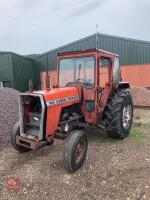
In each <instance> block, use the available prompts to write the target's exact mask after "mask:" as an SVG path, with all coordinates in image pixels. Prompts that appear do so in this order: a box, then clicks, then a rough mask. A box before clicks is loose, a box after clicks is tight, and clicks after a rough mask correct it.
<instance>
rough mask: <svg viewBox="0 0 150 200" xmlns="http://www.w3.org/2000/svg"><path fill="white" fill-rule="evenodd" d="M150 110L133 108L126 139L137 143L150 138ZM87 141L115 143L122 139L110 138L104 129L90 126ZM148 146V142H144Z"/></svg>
mask: <svg viewBox="0 0 150 200" xmlns="http://www.w3.org/2000/svg"><path fill="white" fill-rule="evenodd" d="M148 131H149V132H150V110H142V109H135V111H134V119H133V125H132V129H131V131H130V134H129V135H128V137H127V139H129V140H134V141H136V142H138V143H145V142H147V141H149V140H150V134H149V135H148V134H147V133H148ZM88 137H89V141H94V142H99V143H110V144H116V143H121V142H123V141H124V140H120V139H112V138H110V137H109V136H108V135H107V133H106V131H105V129H104V128H103V127H101V128H94V127H92V128H90V129H89V130H88ZM146 145H148V146H149V144H146Z"/></svg>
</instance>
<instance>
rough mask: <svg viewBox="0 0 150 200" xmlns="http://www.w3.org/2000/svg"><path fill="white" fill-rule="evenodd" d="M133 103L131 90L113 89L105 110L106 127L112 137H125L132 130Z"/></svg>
mask: <svg viewBox="0 0 150 200" xmlns="http://www.w3.org/2000/svg"><path fill="white" fill-rule="evenodd" d="M132 118H133V104H132V98H131V95H130V92H129V90H118V91H113V92H112V93H111V94H110V97H109V99H108V102H107V105H106V109H105V112H104V121H105V127H106V131H107V133H108V135H109V136H110V137H112V138H125V137H127V135H128V134H129V132H130V129H131V125H132Z"/></svg>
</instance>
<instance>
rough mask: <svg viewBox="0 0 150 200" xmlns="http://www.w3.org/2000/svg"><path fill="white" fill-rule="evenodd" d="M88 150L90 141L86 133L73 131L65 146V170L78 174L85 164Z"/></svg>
mask: <svg viewBox="0 0 150 200" xmlns="http://www.w3.org/2000/svg"><path fill="white" fill-rule="evenodd" d="M87 149H88V139H87V135H86V134H85V132H84V131H82V130H77V131H73V132H72V133H71V134H70V135H69V137H68V138H67V140H66V143H65V145H64V152H63V164H64V168H65V169H66V170H67V171H68V172H71V173H73V172H76V171H77V170H78V169H79V168H80V167H81V166H82V164H83V163H84V160H85V157H86V153H87Z"/></svg>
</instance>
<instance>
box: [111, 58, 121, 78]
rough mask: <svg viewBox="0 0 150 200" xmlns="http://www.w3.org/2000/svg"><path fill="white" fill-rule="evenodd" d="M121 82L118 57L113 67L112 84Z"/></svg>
mask: <svg viewBox="0 0 150 200" xmlns="http://www.w3.org/2000/svg"><path fill="white" fill-rule="evenodd" d="M119 81H121V71H120V65H119V59H118V57H115V60H114V66H113V82H119Z"/></svg>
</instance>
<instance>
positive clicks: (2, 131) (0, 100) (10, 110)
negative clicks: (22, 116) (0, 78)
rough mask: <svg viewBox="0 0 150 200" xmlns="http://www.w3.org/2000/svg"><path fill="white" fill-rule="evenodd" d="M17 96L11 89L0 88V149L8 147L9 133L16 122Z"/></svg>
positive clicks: (16, 92)
mask: <svg viewBox="0 0 150 200" xmlns="http://www.w3.org/2000/svg"><path fill="white" fill-rule="evenodd" d="M18 94H19V92H18V91H17V90H14V89H11V88H5V89H2V88H0V149H2V148H4V147H6V146H8V145H9V141H10V132H11V130H12V127H13V126H14V125H15V123H16V122H17V120H18Z"/></svg>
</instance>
